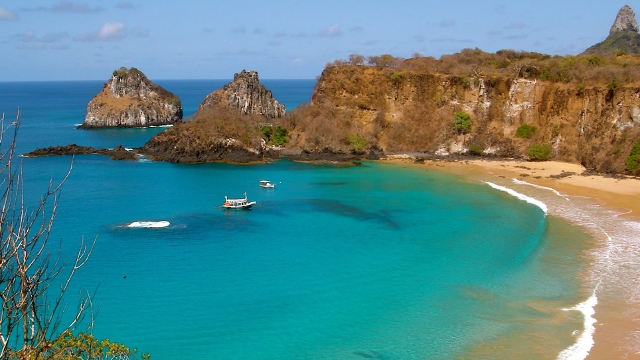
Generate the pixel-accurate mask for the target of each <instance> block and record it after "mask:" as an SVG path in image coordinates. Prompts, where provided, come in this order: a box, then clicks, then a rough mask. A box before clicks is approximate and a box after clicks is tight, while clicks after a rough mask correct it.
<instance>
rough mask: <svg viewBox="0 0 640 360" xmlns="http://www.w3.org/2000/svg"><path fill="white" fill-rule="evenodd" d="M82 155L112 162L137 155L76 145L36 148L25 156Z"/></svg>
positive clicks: (132, 152)
mask: <svg viewBox="0 0 640 360" xmlns="http://www.w3.org/2000/svg"><path fill="white" fill-rule="evenodd" d="M83 154H99V155H105V156H109V157H111V158H112V159H113V160H136V159H137V158H138V156H137V153H136V152H135V151H132V150H127V149H125V148H123V147H122V146H118V147H116V148H115V149H97V148H93V147H91V146H79V145H76V144H71V145H65V146H50V147H48V148H37V149H35V150H33V151H32V152H30V153H27V154H25V156H27V157H36V156H53V155H83Z"/></svg>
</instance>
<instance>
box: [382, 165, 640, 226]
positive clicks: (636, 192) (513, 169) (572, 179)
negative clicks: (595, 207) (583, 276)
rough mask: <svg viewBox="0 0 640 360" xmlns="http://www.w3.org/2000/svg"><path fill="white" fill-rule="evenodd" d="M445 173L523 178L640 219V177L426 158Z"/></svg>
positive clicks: (573, 167) (578, 167)
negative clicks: (583, 197)
mask: <svg viewBox="0 0 640 360" xmlns="http://www.w3.org/2000/svg"><path fill="white" fill-rule="evenodd" d="M382 160H383V161H389V162H405V163H412V162H414V158H413V157H411V156H405V155H397V156H389V157H386V158H384V159H382ZM424 165H425V166H435V167H438V169H439V170H440V171H442V172H446V173H452V174H457V175H473V174H474V173H475V174H484V175H495V176H497V177H511V178H517V179H521V180H524V181H527V182H530V183H533V184H537V185H540V186H546V187H550V188H553V189H556V190H558V191H560V192H562V193H565V194H567V195H571V196H586V197H591V198H594V199H597V200H596V201H599V202H601V205H603V206H607V207H610V208H614V209H617V210H619V211H621V212H624V213H627V214H625V216H630V217H633V218H635V219H640V197H639V196H640V179H638V178H631V177H627V178H615V177H611V176H602V175H589V176H583V175H581V174H582V173H583V172H584V171H585V170H586V169H585V168H584V167H583V166H582V165H579V164H569V163H564V162H559V161H544V162H529V161H516V160H465V161H425V162H424Z"/></svg>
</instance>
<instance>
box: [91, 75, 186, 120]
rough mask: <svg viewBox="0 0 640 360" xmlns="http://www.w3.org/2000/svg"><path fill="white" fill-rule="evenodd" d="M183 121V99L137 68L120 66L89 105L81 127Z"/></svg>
mask: <svg viewBox="0 0 640 360" xmlns="http://www.w3.org/2000/svg"><path fill="white" fill-rule="evenodd" d="M181 120H182V105H181V103H180V99H179V98H178V97H177V96H175V95H174V94H172V93H171V92H169V91H167V90H165V89H163V88H162V87H160V86H158V85H156V84H154V83H153V82H151V81H150V80H149V79H147V77H146V76H145V75H144V74H143V73H142V72H141V71H140V70H138V69H136V68H131V69H126V68H120V69H119V70H115V71H114V72H113V75H112V76H111V79H109V81H107V82H106V83H105V84H104V87H103V88H102V91H101V92H100V93H98V94H97V95H96V96H95V97H94V98H93V99H91V101H90V102H89V104H88V105H87V114H86V116H85V118H84V122H83V124H82V125H81V126H80V128H85V129H90V128H113V127H146V126H159V125H170V124H174V123H176V122H179V121H181Z"/></svg>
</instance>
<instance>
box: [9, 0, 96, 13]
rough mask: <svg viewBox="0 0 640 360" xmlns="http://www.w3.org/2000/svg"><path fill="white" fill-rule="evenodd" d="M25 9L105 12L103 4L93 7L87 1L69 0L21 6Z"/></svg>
mask: <svg viewBox="0 0 640 360" xmlns="http://www.w3.org/2000/svg"><path fill="white" fill-rule="evenodd" d="M21 10H23V11H52V12H68V13H84V14H86V13H99V12H103V11H104V8H103V7H102V6H95V7H91V6H89V5H87V3H76V2H72V1H67V0H60V1H58V3H57V4H53V5H51V6H37V7H33V8H21Z"/></svg>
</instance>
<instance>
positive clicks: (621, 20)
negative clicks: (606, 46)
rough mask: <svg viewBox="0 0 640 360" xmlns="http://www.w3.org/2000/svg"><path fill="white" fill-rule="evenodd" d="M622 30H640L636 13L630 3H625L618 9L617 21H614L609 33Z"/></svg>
mask: <svg viewBox="0 0 640 360" xmlns="http://www.w3.org/2000/svg"><path fill="white" fill-rule="evenodd" d="M621 31H634V32H638V22H637V21H636V13H634V12H633V9H632V8H631V7H630V6H629V5H625V6H623V7H622V9H620V11H618V16H617V17H616V21H614V22H613V26H611V30H609V35H613V34H614V33H617V32H621Z"/></svg>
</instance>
